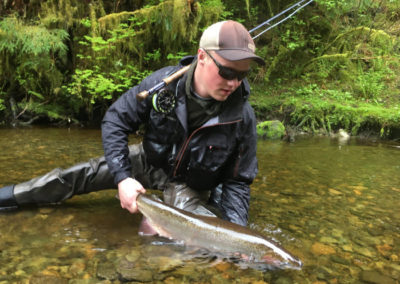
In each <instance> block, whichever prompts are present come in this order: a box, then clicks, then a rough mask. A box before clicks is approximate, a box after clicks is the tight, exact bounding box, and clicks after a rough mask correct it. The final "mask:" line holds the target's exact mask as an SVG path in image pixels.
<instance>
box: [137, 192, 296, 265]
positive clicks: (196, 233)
mask: <svg viewBox="0 0 400 284" xmlns="http://www.w3.org/2000/svg"><path fill="white" fill-rule="evenodd" d="M137 205H138V209H139V211H140V212H141V213H142V214H143V215H144V216H145V217H146V218H147V222H148V223H149V224H150V226H151V227H152V228H153V229H154V230H155V231H156V232H157V234H158V235H160V236H162V237H166V238H169V239H174V240H178V241H183V242H184V244H185V245H188V246H194V247H199V248H204V249H207V250H209V251H214V252H218V253H222V254H223V255H227V256H241V258H242V259H243V260H245V261H247V262H249V263H253V264H261V265H262V264H265V267H266V268H267V269H274V268H278V269H301V267H302V262H301V261H300V260H299V259H297V258H295V257H294V256H292V255H290V254H289V253H288V252H286V251H285V250H284V249H282V248H280V247H279V246H278V245H277V244H275V243H274V242H272V241H270V240H267V239H266V238H265V237H264V236H262V235H261V234H259V233H258V232H256V231H254V230H251V229H250V228H247V227H243V226H240V225H237V224H234V223H231V222H228V221H225V220H222V219H220V218H217V217H208V216H202V215H196V214H193V213H190V212H187V211H184V210H181V209H178V208H175V207H172V206H169V205H167V204H165V203H163V202H161V201H159V200H156V199H155V198H153V197H150V196H148V195H144V194H140V195H139V196H138V198H137Z"/></svg>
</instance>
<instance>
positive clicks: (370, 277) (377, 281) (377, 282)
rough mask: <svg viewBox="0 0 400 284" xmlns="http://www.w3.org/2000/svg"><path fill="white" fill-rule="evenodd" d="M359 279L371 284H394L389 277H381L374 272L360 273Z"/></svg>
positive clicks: (381, 275)
mask: <svg viewBox="0 0 400 284" xmlns="http://www.w3.org/2000/svg"><path fill="white" fill-rule="evenodd" d="M360 279H361V280H362V281H364V282H366V283H372V284H382V283H385V284H396V281H394V280H393V279H392V278H390V277H389V276H386V275H383V274H381V273H379V272H378V271H374V270H369V271H362V272H361V274H360Z"/></svg>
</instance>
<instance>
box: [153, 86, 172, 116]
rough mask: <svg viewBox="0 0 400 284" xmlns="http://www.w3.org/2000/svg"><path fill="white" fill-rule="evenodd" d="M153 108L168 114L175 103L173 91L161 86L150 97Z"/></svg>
mask: <svg viewBox="0 0 400 284" xmlns="http://www.w3.org/2000/svg"><path fill="white" fill-rule="evenodd" d="M151 101H152V104H153V108H154V110H155V111H156V112H161V113H165V114H168V113H170V112H171V111H172V110H173V109H174V108H175V105H176V98H175V95H174V93H173V92H171V91H169V90H167V89H165V88H162V89H161V90H159V91H158V92H156V93H155V94H154V95H153V96H152V98H151Z"/></svg>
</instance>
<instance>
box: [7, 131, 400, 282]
mask: <svg viewBox="0 0 400 284" xmlns="http://www.w3.org/2000/svg"><path fill="white" fill-rule="evenodd" d="M138 141H139V138H137V137H134V136H132V137H131V139H130V142H131V143H135V142H138ZM0 149H1V155H0V186H1V185H6V184H10V183H15V182H23V181H25V180H27V179H30V178H32V177H35V176H38V175H42V174H44V173H47V172H48V171H50V170H52V169H54V168H56V167H61V168H67V167H69V166H71V165H73V164H75V163H78V162H82V161H86V160H87V159H89V158H91V157H96V156H100V155H102V146H101V134H100V131H99V130H97V129H79V128H71V129H64V128H24V129H0ZM257 155H258V158H259V174H258V176H257V178H256V180H255V181H254V183H253V185H252V193H251V207H250V219H249V226H250V227H251V228H253V229H255V230H257V231H259V232H260V233H262V234H264V235H266V236H268V237H270V238H272V239H274V240H275V241H277V242H278V243H279V244H280V245H281V246H283V247H284V248H286V250H288V251H290V252H292V253H293V254H294V255H296V256H298V257H299V258H300V259H301V260H302V261H303V262H304V266H303V269H302V270H300V271H295V270H281V271H267V272H263V271H258V270H255V269H250V268H243V267H241V266H238V265H236V264H234V263H232V262H229V261H223V260H219V259H215V258H212V257H209V256H206V255H201V254H200V255H199V254H198V253H195V252H194V253H190V252H187V251H185V250H184V248H183V247H181V246H178V245H176V244H169V243H165V242H160V239H158V238H148V237H147V238H146V237H140V236H138V224H139V223H140V220H141V217H140V215H138V214H136V215H131V214H129V213H128V212H127V211H125V210H122V209H121V208H120V207H119V202H118V200H117V199H116V198H115V191H114V190H107V191H103V192H97V193H91V194H89V195H82V196H76V197H73V198H72V199H69V200H68V201H66V202H63V203H62V204H56V205H49V206H40V207H37V206H30V207H24V208H23V209H22V210H18V211H14V212H6V213H0V256H1V258H0V283H10V282H11V283H13V282H21V283H27V282H28V281H30V283H98V282H100V281H104V283H118V281H121V282H124V281H126V282H129V281H131V282H136V281H137V282H153V283H154V282H159V283H164V282H165V283H279V284H285V283H318V284H319V283H330V284H335V283H389V284H390V283H399V282H400V210H399V204H400V146H399V144H398V143H397V144H396V143H389V142H386V143H385V142H373V141H365V140H360V139H357V138H351V139H350V140H345V141H341V140H339V139H333V138H327V137H312V138H310V137H308V138H306V137H304V138H298V139H297V140H296V141H295V142H293V143H288V142H283V141H259V143H258V154H257Z"/></svg>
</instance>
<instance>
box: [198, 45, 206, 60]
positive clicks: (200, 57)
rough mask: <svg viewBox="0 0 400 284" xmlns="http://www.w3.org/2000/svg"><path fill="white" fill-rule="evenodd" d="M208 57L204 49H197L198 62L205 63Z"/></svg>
mask: <svg viewBox="0 0 400 284" xmlns="http://www.w3.org/2000/svg"><path fill="white" fill-rule="evenodd" d="M206 59H207V54H206V52H205V51H204V50H203V49H201V48H199V49H198V50H197V64H204V63H205V61H206Z"/></svg>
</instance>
